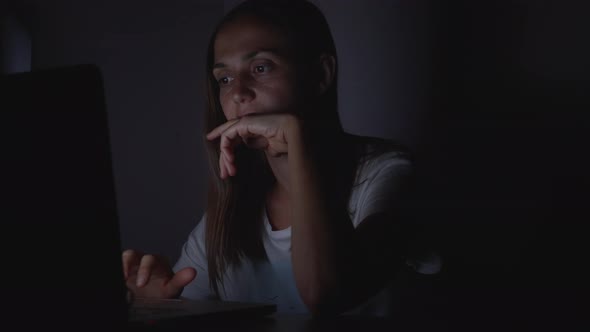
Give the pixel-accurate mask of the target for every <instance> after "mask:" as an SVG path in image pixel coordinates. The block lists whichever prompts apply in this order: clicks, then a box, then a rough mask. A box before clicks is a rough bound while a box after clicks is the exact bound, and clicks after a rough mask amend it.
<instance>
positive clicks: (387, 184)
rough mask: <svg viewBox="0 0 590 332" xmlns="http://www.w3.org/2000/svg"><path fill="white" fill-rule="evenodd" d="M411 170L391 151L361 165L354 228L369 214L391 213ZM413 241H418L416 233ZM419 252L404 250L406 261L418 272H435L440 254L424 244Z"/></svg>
mask: <svg viewBox="0 0 590 332" xmlns="http://www.w3.org/2000/svg"><path fill="white" fill-rule="evenodd" d="M412 172H413V171H412V164H411V162H410V161H409V160H407V159H405V158H403V157H401V156H399V155H397V154H395V153H387V154H385V155H382V156H380V157H378V158H376V159H375V160H373V161H371V162H370V163H369V164H367V165H365V169H364V170H363V174H362V176H361V178H362V179H363V181H362V184H360V186H359V188H358V189H357V190H358V191H359V192H358V194H357V197H358V201H357V202H356V216H355V218H354V219H353V222H354V226H355V227H358V225H359V224H360V223H362V221H363V220H365V219H366V218H367V217H369V216H371V215H375V214H381V213H392V214H395V213H394V212H395V209H398V208H400V206H399V204H398V202H400V199H401V198H402V197H401V196H402V195H405V194H406V189H408V185H410V183H409V180H410V178H411V176H412ZM414 240H416V241H422V239H421V238H420V235H418V238H416V239H414ZM416 245H418V246H420V245H419V244H416ZM419 251H420V254H417V253H414V252H413V251H410V252H408V256H407V257H406V264H407V265H409V266H411V267H412V268H413V269H414V270H415V271H416V272H419V273H422V274H435V273H438V272H439V271H440V269H441V265H442V260H441V258H440V255H439V254H438V253H437V252H435V251H434V250H431V249H429V248H428V247H427V246H424V248H420V250H419ZM422 251H423V252H422Z"/></svg>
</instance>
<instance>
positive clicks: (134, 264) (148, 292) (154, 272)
mask: <svg viewBox="0 0 590 332" xmlns="http://www.w3.org/2000/svg"><path fill="white" fill-rule="evenodd" d="M122 256H123V273H124V274H125V280H126V283H127V288H128V289H129V290H130V291H131V292H132V293H133V295H134V296H135V297H142V298H164V299H169V298H177V297H178V296H180V294H181V293H182V290H183V289H184V287H185V286H186V285H188V284H189V283H190V282H191V281H193V279H194V278H195V277H196V275H197V271H196V270H195V269H193V268H190V267H187V268H184V269H182V270H180V271H178V272H177V273H174V271H172V268H171V267H170V263H169V262H168V260H167V259H166V258H165V257H162V256H159V255H146V254H143V253H141V252H139V251H136V250H125V251H124V252H123V255H122Z"/></svg>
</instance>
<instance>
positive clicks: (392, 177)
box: [354, 153, 412, 227]
mask: <svg viewBox="0 0 590 332" xmlns="http://www.w3.org/2000/svg"><path fill="white" fill-rule="evenodd" d="M411 173H412V165H411V163H410V161H409V160H407V159H406V158H403V157H401V156H398V155H397V154H393V153H388V154H386V155H384V156H381V157H379V158H377V159H375V160H373V161H372V162H370V163H369V164H367V165H365V168H364V169H363V175H362V176H361V177H362V178H363V182H362V184H360V188H359V193H358V201H357V203H356V210H357V211H356V217H355V218H354V219H355V220H354V221H355V227H356V226H358V225H359V224H360V223H361V222H362V221H363V220H365V219H366V218H367V217H369V216H371V215H374V214H378V213H388V212H391V211H392V209H395V208H396V204H395V203H396V202H397V201H398V199H399V198H400V195H403V191H404V189H405V188H407V185H408V181H409V179H410V176H411Z"/></svg>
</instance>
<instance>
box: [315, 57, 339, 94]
mask: <svg viewBox="0 0 590 332" xmlns="http://www.w3.org/2000/svg"><path fill="white" fill-rule="evenodd" d="M319 65H320V66H319V67H320V68H319V69H320V75H319V82H318V83H319V84H318V88H317V94H318V95H319V96H321V95H323V94H324V93H326V91H328V88H330V86H331V85H332V84H333V83H334V77H335V76H336V59H335V58H334V56H333V55H330V54H326V53H323V54H322V55H320V63H319Z"/></svg>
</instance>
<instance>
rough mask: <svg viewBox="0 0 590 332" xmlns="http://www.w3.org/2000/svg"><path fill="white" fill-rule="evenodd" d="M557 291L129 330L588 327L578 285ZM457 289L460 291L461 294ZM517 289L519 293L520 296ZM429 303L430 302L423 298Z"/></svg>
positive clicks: (480, 294) (431, 331) (457, 296)
mask: <svg viewBox="0 0 590 332" xmlns="http://www.w3.org/2000/svg"><path fill="white" fill-rule="evenodd" d="M573 291H574V292H575V295H577V296H573V295H572V294H571V293H565V294H561V295H560V294H559V292H557V293H556V292H552V291H551V289H549V288H537V289H530V290H529V291H527V292H523V291H522V290H519V289H506V290H504V291H500V290H493V291H492V290H488V291H486V292H484V291H483V290H481V289H480V290H479V291H478V290H476V289H470V292H466V291H465V290H464V291H463V292H459V291H458V290H456V289H455V290H453V291H452V295H451V296H448V297H446V298H445V300H440V299H439V300H435V301H433V300H432V299H431V300H430V301H425V300H423V301H424V302H421V306H420V307H419V308H417V307H414V308H409V305H404V308H402V309H400V310H398V311H397V312H396V313H395V315H393V316H391V317H388V318H383V317H368V316H347V315H342V316H337V317H331V318H325V319H314V318H312V317H311V316H309V315H292V314H280V313H278V314H273V315H270V316H266V317H263V318H260V317H258V318H240V319H231V320H229V319H226V320H225V321H221V320H219V319H215V320H211V321H209V322H207V321H195V320H193V321H190V320H187V321H185V322H175V323H174V325H173V326H170V325H161V326H158V325H153V326H145V327H142V328H141V329H132V330H131V331H136V330H137V331H198V332H208V331H219V332H225V331H232V332H234V331H237V332H250V331H256V332H315V331H337V332H346V331H351V332H357V331H358V332H369V331H375V332H380V331H428V332H435V331H453V332H456V331H470V332H471V331H478V332H482V331H486V332H487V331H494V332H497V331H531V330H536V331H568V332H572V331H584V332H587V331H590V312H589V311H588V309H587V306H585V305H584V306H581V305H578V303H579V301H578V300H580V299H583V300H584V303H587V300H586V299H587V298H586V297H582V298H580V296H579V295H581V294H580V293H579V292H580V291H581V290H580V289H574V290H573ZM461 293H463V294H462V295H461ZM519 294H520V295H519ZM425 302H429V303H425Z"/></svg>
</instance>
